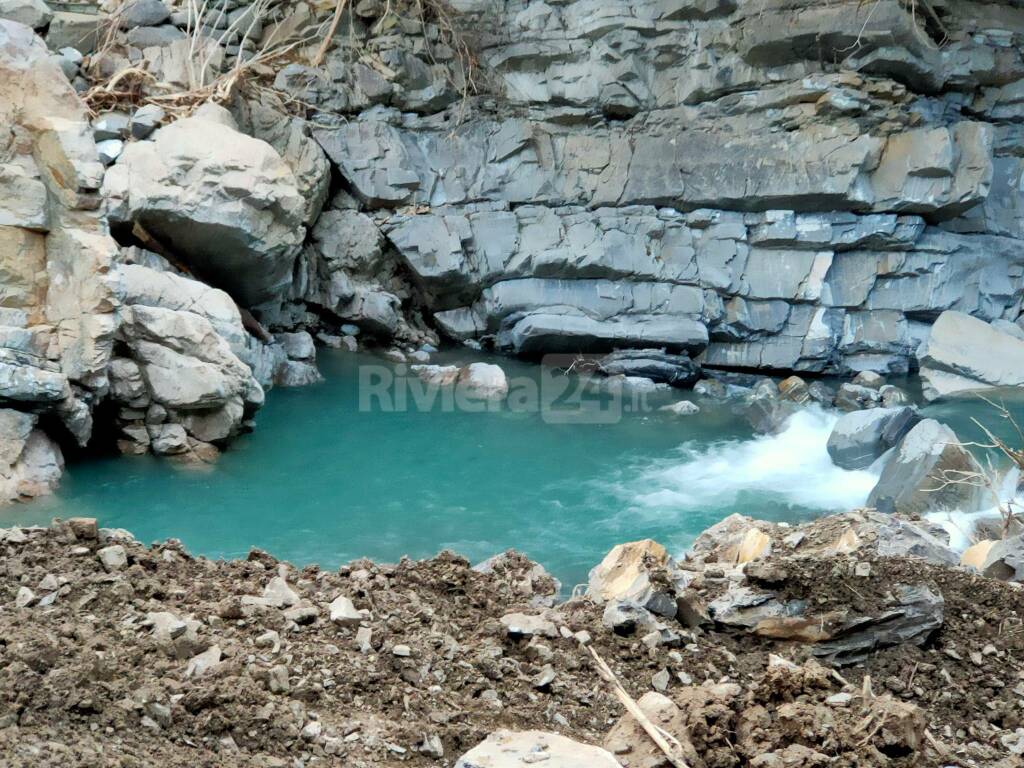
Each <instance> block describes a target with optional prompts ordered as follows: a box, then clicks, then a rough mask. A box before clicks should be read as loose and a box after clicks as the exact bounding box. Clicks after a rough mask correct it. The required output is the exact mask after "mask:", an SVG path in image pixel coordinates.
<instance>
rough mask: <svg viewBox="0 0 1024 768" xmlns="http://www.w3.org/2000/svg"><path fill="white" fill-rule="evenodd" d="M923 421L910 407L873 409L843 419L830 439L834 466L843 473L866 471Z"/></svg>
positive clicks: (856, 412)
mask: <svg viewBox="0 0 1024 768" xmlns="http://www.w3.org/2000/svg"><path fill="white" fill-rule="evenodd" d="M918 421H920V417H919V416H918V415H917V412H916V411H915V410H914V409H913V408H910V407H904V408H872V409H869V410H866V411H852V412H850V413H847V414H845V415H843V416H842V417H840V419H839V421H837V422H836V425H835V426H834V427H833V428H832V433H831V434H830V435H829V436H828V443H827V444H826V446H825V447H826V448H827V450H828V455H829V456H830V457H831V458H832V463H833V464H835V465H836V466H837V467H842V468H843V469H864V468H865V467H869V466H871V465H872V464H873V463H874V462H875V460H876V459H877V458H878V457H879V456H881V455H882V454H883V453H885V452H886V451H887V450H889V449H890V448H892V447H893V446H894V445H896V444H897V443H898V442H899V441H900V440H902V439H903V436H904V435H905V434H906V433H907V432H909V431H910V429H911V428H912V427H913V426H914V425H915V424H916V423H917V422H918Z"/></svg>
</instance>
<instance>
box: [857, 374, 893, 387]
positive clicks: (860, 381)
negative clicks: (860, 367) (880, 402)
mask: <svg viewBox="0 0 1024 768" xmlns="http://www.w3.org/2000/svg"><path fill="white" fill-rule="evenodd" d="M853 383H854V384H855V385H857V386H859V387H867V388H868V389H881V388H882V386H883V385H884V384H885V377H884V376H882V375H880V374H877V373H875V372H874V371H861V372H860V373H858V374H857V375H856V376H854V377H853Z"/></svg>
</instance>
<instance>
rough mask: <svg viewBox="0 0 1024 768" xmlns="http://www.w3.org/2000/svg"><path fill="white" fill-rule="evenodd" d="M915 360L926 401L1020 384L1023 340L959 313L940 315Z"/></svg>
mask: <svg viewBox="0 0 1024 768" xmlns="http://www.w3.org/2000/svg"><path fill="white" fill-rule="evenodd" d="M918 359H919V361H920V365H921V378H922V379H923V381H924V395H925V397H926V398H927V399H929V400H935V399H937V398H940V397H948V396H952V395H958V394H960V393H964V392H971V391H975V390H984V389H988V388H990V387H1000V386H1004V387H1016V386H1021V385H1024V341H1022V340H1021V339H1019V338H1017V337H1016V336H1013V335H1010V334H1007V333H1003V332H1002V331H999V330H998V329H996V328H994V327H992V326H991V325H989V324H988V323H986V322H985V321H983V320H979V319H977V318H974V317H971V316H969V315H966V314H964V313H962V312H953V311H949V312H943V313H942V314H941V315H939V318H938V320H936V321H935V324H934V325H933V326H932V329H931V333H930V334H929V335H928V340H927V341H926V342H925V344H924V345H923V346H922V348H921V350H920V352H919V354H918Z"/></svg>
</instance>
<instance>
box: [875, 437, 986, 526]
mask: <svg viewBox="0 0 1024 768" xmlns="http://www.w3.org/2000/svg"><path fill="white" fill-rule="evenodd" d="M981 471H982V468H981V466H980V465H979V464H978V462H977V461H976V460H975V458H974V457H973V456H972V455H971V453H970V451H968V450H967V449H966V448H964V447H962V446H961V445H960V443H959V441H958V439H957V436H956V434H955V433H954V432H953V430H951V429H950V428H949V427H947V426H945V425H943V424H940V423H939V422H937V421H935V420H934V419H925V420H924V421H921V422H919V423H918V424H917V425H916V426H915V427H914V428H913V429H911V430H910V432H908V433H907V434H906V436H905V437H904V438H903V440H902V441H901V442H900V444H899V445H898V446H897V448H896V450H894V451H893V452H892V453H891V454H890V455H889V458H888V459H887V460H886V462H885V464H884V466H883V467H882V474H881V476H880V477H879V479H878V483H877V484H876V485H875V487H874V488H873V489H872V490H871V493H870V494H869V496H868V504H869V505H870V506H873V507H875V508H876V509H878V510H879V511H881V512H897V513H899V514H903V515H920V514H923V513H925V512H928V511H932V510H943V509H945V510H960V511H964V512H971V511H975V510H978V509H981V508H982V507H983V506H984V505H985V498H984V494H985V491H984V489H982V488H978V487H977V486H975V485H970V484H966V483H961V482H954V481H956V480H958V479H962V478H963V477H964V476H965V475H964V473H980V472H981Z"/></svg>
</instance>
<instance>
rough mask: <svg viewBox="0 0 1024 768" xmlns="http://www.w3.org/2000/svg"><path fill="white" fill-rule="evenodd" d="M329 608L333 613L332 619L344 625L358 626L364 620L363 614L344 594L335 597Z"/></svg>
mask: <svg viewBox="0 0 1024 768" xmlns="http://www.w3.org/2000/svg"><path fill="white" fill-rule="evenodd" d="M328 610H329V611H330V614H331V621H332V622H334V623H335V624H338V625H339V626H342V627H356V626H359V622H361V621H362V620H363V614H362V613H360V612H359V611H357V610H356V607H355V606H354V605H353V604H352V601H351V600H349V599H348V598H347V597H345V596H344V595H338V596H337V597H336V598H334V600H333V601H332V602H331V604H330V606H329V607H328Z"/></svg>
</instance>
